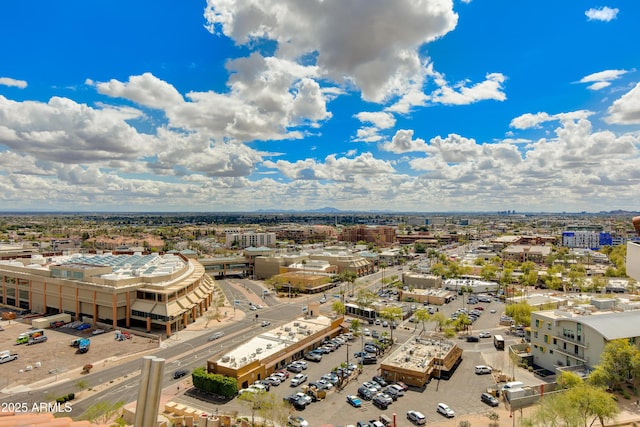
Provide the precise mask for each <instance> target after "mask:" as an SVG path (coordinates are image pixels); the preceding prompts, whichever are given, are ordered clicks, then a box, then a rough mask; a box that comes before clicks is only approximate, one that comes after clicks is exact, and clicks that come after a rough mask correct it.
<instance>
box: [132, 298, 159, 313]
mask: <svg viewBox="0 0 640 427" xmlns="http://www.w3.org/2000/svg"><path fill="white" fill-rule="evenodd" d="M155 305H156V303H155V302H152V301H144V300H137V301H134V303H133V305H131V310H135V311H141V312H143V313H151V312H152V311H153V307H154V306H155Z"/></svg>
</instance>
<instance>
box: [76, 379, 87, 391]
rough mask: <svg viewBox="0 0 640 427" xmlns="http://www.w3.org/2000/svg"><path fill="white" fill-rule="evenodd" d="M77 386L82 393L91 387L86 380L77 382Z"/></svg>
mask: <svg viewBox="0 0 640 427" xmlns="http://www.w3.org/2000/svg"><path fill="white" fill-rule="evenodd" d="M75 386H76V388H77V389H78V390H80V391H82V390H86V389H87V387H89V383H88V382H87V381H85V380H80V381H78V382H76V384H75Z"/></svg>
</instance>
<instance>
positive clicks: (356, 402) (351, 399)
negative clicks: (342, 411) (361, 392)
mask: <svg viewBox="0 0 640 427" xmlns="http://www.w3.org/2000/svg"><path fill="white" fill-rule="evenodd" d="M347 402H348V403H349V405H351V406H353V407H354V408H359V407H361V406H362V400H360V399H359V398H358V396H354V395H352V394H350V395H348V396H347Z"/></svg>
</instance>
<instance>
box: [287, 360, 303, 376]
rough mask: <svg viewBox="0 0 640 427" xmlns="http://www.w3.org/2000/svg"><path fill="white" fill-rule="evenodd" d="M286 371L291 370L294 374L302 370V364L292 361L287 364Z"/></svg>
mask: <svg viewBox="0 0 640 427" xmlns="http://www.w3.org/2000/svg"><path fill="white" fill-rule="evenodd" d="M287 371H289V372H293V373H294V374H297V373H300V372H302V366H300V365H299V364H297V363H295V362H292V363H289V364H288V365H287Z"/></svg>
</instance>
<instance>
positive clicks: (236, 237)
mask: <svg viewBox="0 0 640 427" xmlns="http://www.w3.org/2000/svg"><path fill="white" fill-rule="evenodd" d="M225 245H226V246H227V247H228V248H231V247H237V248H249V247H258V246H266V247H273V246H275V245H276V233H256V232H252V231H251V232H242V233H226V234H225Z"/></svg>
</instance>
